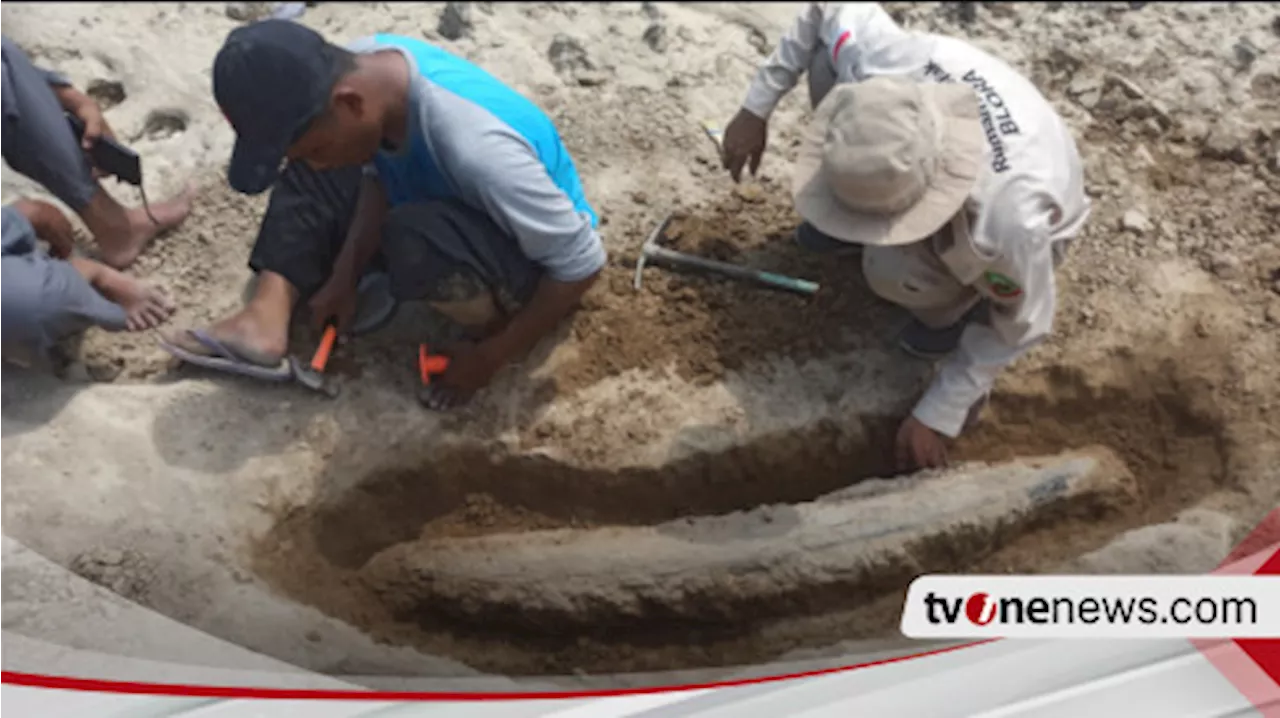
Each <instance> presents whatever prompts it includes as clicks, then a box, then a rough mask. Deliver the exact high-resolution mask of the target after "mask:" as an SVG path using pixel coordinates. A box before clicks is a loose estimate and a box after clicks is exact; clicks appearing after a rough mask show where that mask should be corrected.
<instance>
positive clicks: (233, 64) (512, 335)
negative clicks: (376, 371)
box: [166, 20, 605, 409]
mask: <svg viewBox="0 0 1280 718" xmlns="http://www.w3.org/2000/svg"><path fill="white" fill-rule="evenodd" d="M214 94H215V97H216V99H217V102H218V104H219V105H220V106H221V108H222V110H223V112H224V113H225V114H226V116H227V118H228V119H229V120H230V122H231V124H232V126H233V127H234V129H235V131H236V134H237V141H236V147H235V150H234V153H233V156H232V159H231V164H230V167H229V170H228V180H229V182H230V183H231V186H232V187H233V188H235V189H236V190H237V191H240V192H243V193H246V194H257V193H260V192H263V191H265V190H267V189H268V188H270V187H272V186H273V185H274V189H273V190H272V196H271V201H270V205H269V208H268V210H267V213H266V216H265V218H264V220H263V224H262V228H261V231H260V233H259V237H258V241H257V245H256V246H255V248H254V251H253V255H252V257H251V259H250V266H251V268H252V269H253V270H254V271H255V272H256V273H257V275H258V284H257V289H256V290H255V294H254V296H253V297H252V299H251V300H250V301H249V303H248V305H247V306H246V307H245V308H244V309H243V310H242V311H240V312H238V313H237V314H235V315H233V316H230V317H227V318H226V319H224V320H222V321H220V322H218V323H216V324H214V325H212V326H210V327H208V328H205V329H193V330H188V331H186V332H182V333H179V334H176V335H174V336H172V337H170V338H169V339H168V340H167V342H166V346H167V348H169V350H170V351H171V352H173V353H174V354H176V355H177V356H179V357H180V358H183V359H185V360H187V361H191V362H194V363H197V364H200V363H203V364H205V365H207V366H214V367H218V368H224V369H228V370H231V371H240V372H241V373H246V374H255V373H262V372H264V371H265V372H270V373H274V374H277V375H279V374H281V373H283V372H287V371H288V363H287V359H286V358H285V354H286V351H287V341H288V333H289V324H290V321H291V318H292V317H293V316H294V310H295V307H297V305H298V304H299V303H300V302H306V305H307V307H308V308H309V309H310V314H311V317H312V320H313V322H314V323H315V324H316V325H317V328H319V327H320V326H321V325H323V324H325V323H326V322H329V321H332V322H333V323H335V324H336V325H337V327H338V329H339V332H340V333H342V334H345V333H347V332H348V331H349V330H352V329H358V328H359V325H360V324H363V323H365V322H364V321H363V319H365V318H359V319H358V318H357V317H356V314H357V305H358V304H359V303H360V302H359V301H358V300H359V295H360V292H359V285H360V280H361V278H362V277H366V276H368V274H367V272H368V270H369V269H370V268H371V267H374V266H380V267H382V268H385V271H386V276H387V277H388V280H389V288H390V294H391V296H392V297H393V299H394V300H395V301H396V302H405V301H415V300H422V301H426V302H428V303H430V304H431V306H433V307H434V308H436V309H437V310H438V311H439V312H440V313H441V314H443V315H445V316H446V317H448V318H449V319H451V320H452V321H453V322H454V323H455V324H456V325H457V326H459V327H461V328H463V329H464V330H465V333H466V335H467V336H468V337H469V339H470V341H467V342H464V343H461V344H459V345H457V346H454V347H452V348H451V349H450V350H449V351H448V354H449V356H450V364H449V368H448V369H447V371H446V372H445V373H444V374H442V375H441V376H440V377H438V378H437V379H434V380H433V381H432V383H431V385H430V389H429V390H428V391H427V392H426V394H425V395H424V396H423V397H422V398H423V400H424V403H426V404H427V405H428V406H431V407H433V408H439V409H444V408H448V407H451V406H455V405H459V404H461V403H463V402H465V401H467V400H468V398H469V397H471V396H472V395H473V393H474V392H476V391H477V390H479V389H481V388H483V387H485V386H486V385H487V384H489V382H490V380H491V379H492V377H493V376H494V375H495V374H496V373H497V371H498V370H499V369H501V368H502V367H503V366H505V365H506V364H508V363H509V362H511V361H513V360H516V359H518V358H520V357H522V356H523V355H525V354H526V353H527V352H528V351H529V350H530V349H532V348H533V346H534V345H535V344H537V343H538V341H539V340H541V339H542V338H543V337H545V336H546V335H547V334H549V333H550V332H551V331H552V330H553V329H555V327H556V326H557V325H559V323H560V322H561V320H563V319H564V318H565V317H566V316H568V315H569V314H570V313H571V311H573V309H574V308H575V307H576V306H577V305H578V302H579V299H580V298H581V297H582V295H583V294H584V293H585V292H586V291H587V289H588V288H589V287H590V286H591V285H592V284H593V282H594V281H595V279H596V277H597V276H598V275H599V273H600V271H601V270H602V269H603V267H604V264H605V251H604V248H603V245H602V244H601V242H600V237H599V235H598V233H597V231H596V224H597V219H596V215H595V213H594V211H593V210H592V208H591V206H590V205H589V204H588V202H587V200H586V198H585V197H584V194H583V189H582V185H581V182H580V181H579V179H578V175H577V171H576V169H575V167H574V164H573V160H572V159H571V158H570V156H569V154H568V152H567V151H566V149H565V147H564V145H563V144H562V142H561V140H560V137H559V134H558V132H557V131H556V128H555V126H554V125H553V124H552V122H551V120H550V119H549V118H548V117H547V116H546V115H545V114H544V113H543V112H542V111H541V110H539V109H538V108H537V107H536V106H535V105H534V104H533V103H532V102H530V101H529V100H527V99H525V98H524V97H522V96H521V95H519V94H518V93H516V92H515V91H514V90H512V89H510V88H508V87H506V86H505V85H503V84H502V83H501V82H499V81H498V80H497V79H495V78H494V77H492V76H491V75H489V74H488V73H487V72H485V71H484V70H482V69H480V68H479V67H476V66H475V65H472V64H471V63H469V62H466V61H465V60H462V59H460V58H458V57H455V56H453V55H451V54H449V53H447V52H445V51H444V50H441V49H440V48H437V47H434V46H432V45H429V44H427V43H425V42H422V41H420V40H415V39H410V38H405V37H398V36H394V35H377V36H374V37H370V38H366V39H362V40H359V41H357V42H355V43H352V44H351V45H349V46H348V47H346V48H342V47H338V46H335V45H332V44H329V43H328V42H327V41H325V39H324V38H323V37H321V36H320V35H319V34H317V33H316V32H314V31H312V30H310V29H307V28H305V27H303V26H301V25H298V24H295V23H292V22H289V21H283V20H267V21H263V22H260V23H256V24H253V25H248V26H246V27H243V28H239V29H237V30H235V31H234V32H232V33H231V34H230V35H229V36H228V38H227V40H226V42H225V44H224V46H223V48H222V50H221V51H220V52H219V54H218V57H217V59H216V61H215V65H214ZM283 161H287V165H286V166H285V169H284V170H283V174H281V173H280V170H279V168H280V166H281V164H282V162H283ZM366 318H367V317H366Z"/></svg>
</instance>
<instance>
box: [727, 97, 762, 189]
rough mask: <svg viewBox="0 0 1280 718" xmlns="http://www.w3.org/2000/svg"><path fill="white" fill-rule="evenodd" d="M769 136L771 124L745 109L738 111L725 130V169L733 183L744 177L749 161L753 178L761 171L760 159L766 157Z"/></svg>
mask: <svg viewBox="0 0 1280 718" xmlns="http://www.w3.org/2000/svg"><path fill="white" fill-rule="evenodd" d="M768 134H769V123H768V122H767V121H765V120H762V119H760V118H759V117H756V116H755V115H753V114H751V113H750V112H748V111H747V110H745V109H742V110H738V114H737V115H734V117H733V119H732V120H731V121H730V122H729V126H728V127H726V128H725V129H724V142H723V147H724V156H723V157H721V160H722V161H723V162H724V168H725V169H727V170H729V175H730V176H731V177H733V181H734V182H737V181H739V180H740V178H741V177H742V167H743V165H745V164H746V163H747V161H748V160H750V162H751V176H752V177H754V176H755V174H756V170H758V169H760V158H761V157H763V156H764V146H765V142H766V139H767V138H768Z"/></svg>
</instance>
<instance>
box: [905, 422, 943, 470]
mask: <svg viewBox="0 0 1280 718" xmlns="http://www.w3.org/2000/svg"><path fill="white" fill-rule="evenodd" d="M895 449H896V458H897V462H898V470H899V471H919V470H922V469H940V468H943V467H945V466H946V465H947V445H946V444H945V443H944V442H943V440H942V437H941V436H939V435H938V432H936V431H934V430H933V429H930V428H929V427H927V426H925V425H924V424H923V423H921V422H920V420H919V419H917V418H915V417H914V416H909V417H907V419H906V421H903V422H902V426H901V427H899V428H898V438H897V442H896V446H895Z"/></svg>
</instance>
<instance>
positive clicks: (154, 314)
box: [97, 270, 177, 332]
mask: <svg viewBox="0 0 1280 718" xmlns="http://www.w3.org/2000/svg"><path fill="white" fill-rule="evenodd" d="M103 274H104V276H103V279H102V280H100V282H99V284H98V286H97V289H98V291H99V292H101V293H102V296H104V297H106V298H107V299H110V300H111V301H113V302H115V303H116V304H119V305H120V306H121V307H123V308H124V312H125V315H126V316H127V317H128V318H129V321H128V325H127V326H128V329H129V331H131V332H140V331H143V330H146V329H154V328H156V327H158V326H160V325H161V324H164V323H165V322H167V321H169V317H171V316H173V313H174V311H175V310H177V307H176V306H174V303H173V300H171V299H169V297H168V296H167V295H166V294H165V293H164V292H162V291H160V290H159V289H157V288H155V287H152V286H150V285H147V284H143V283H142V282H139V281H138V280H136V279H134V278H133V277H130V276H128V275H125V274H121V273H119V272H117V271H115V270H111V272H110V273H109V274H108V273H105V272H104V273H103Z"/></svg>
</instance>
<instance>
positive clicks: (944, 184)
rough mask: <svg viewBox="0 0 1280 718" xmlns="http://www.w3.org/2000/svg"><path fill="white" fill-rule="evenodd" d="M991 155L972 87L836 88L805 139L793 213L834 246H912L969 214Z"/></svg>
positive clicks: (882, 83)
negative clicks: (968, 207) (962, 214)
mask: <svg viewBox="0 0 1280 718" xmlns="http://www.w3.org/2000/svg"><path fill="white" fill-rule="evenodd" d="M985 149H986V140H985V137H984V135H983V131H982V123H981V121H980V119H979V106H978V96H977V94H976V93H975V92H974V91H973V90H972V89H971V88H970V87H969V86H968V85H962V84H958V83H933V82H930V83H918V82H913V81H911V80H909V79H906V78H900V77H887V76H882V77H873V78H870V79H868V80H865V81H863V82H857V83H847V84H841V85H837V86H836V87H835V88H833V89H832V90H831V92H829V93H828V94H827V96H826V98H824V99H823V101H822V103H821V104H820V105H818V107H817V109H816V110H815V111H814V118H813V121H812V123H811V124H810V125H809V127H808V128H807V129H806V131H805V137H804V141H803V144H802V145H801V149H800V157H799V159H798V160H797V162H796V167H795V173H794V175H793V177H792V195H793V197H794V199H795V207H796V211H797V212H798V213H799V214H800V216H801V217H803V218H804V219H805V221H807V222H809V223H810V224H812V225H813V226H814V227H816V228H817V229H818V230H820V231H821V232H823V233H824V234H827V235H829V236H831V237H834V238H835V239H839V240H843V241H846V242H852V243H856V244H869V245H878V246H892V245H900V244H910V243H912V242H916V241H919V240H921V239H924V238H926V237H928V236H930V235H932V234H933V233H934V232H936V231H938V229H940V228H941V227H942V226H943V225H944V224H946V223H947V222H948V221H950V220H951V218H952V217H954V216H955V215H956V213H957V212H959V211H960V209H961V207H963V206H964V203H965V200H966V199H967V198H968V196H969V193H970V191H972V189H973V187H974V185H975V184H976V183H977V181H978V177H979V176H980V174H981V172H982V167H983V155H984V152H985Z"/></svg>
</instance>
